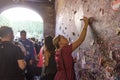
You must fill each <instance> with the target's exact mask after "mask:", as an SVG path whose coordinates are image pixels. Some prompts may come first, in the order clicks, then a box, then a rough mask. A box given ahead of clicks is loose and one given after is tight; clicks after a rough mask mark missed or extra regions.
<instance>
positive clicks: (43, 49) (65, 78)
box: [0, 17, 89, 80]
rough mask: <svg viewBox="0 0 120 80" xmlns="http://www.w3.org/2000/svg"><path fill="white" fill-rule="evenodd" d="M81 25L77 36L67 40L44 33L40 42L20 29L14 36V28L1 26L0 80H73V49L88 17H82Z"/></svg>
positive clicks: (84, 30)
mask: <svg viewBox="0 0 120 80" xmlns="http://www.w3.org/2000/svg"><path fill="white" fill-rule="evenodd" d="M83 20H84V27H83V30H82V32H81V35H80V36H79V38H78V39H77V40H76V41H74V42H73V43H71V44H69V41H68V40H67V38H65V37H64V36H63V35H58V36H55V37H54V38H53V37H51V36H46V37H45V38H44V43H42V44H39V43H38V42H36V39H35V38H31V39H27V38H26V35H27V32H26V31H25V30H22V31H21V32H20V38H19V39H18V40H14V35H13V30H12V28H10V27H8V26H1V27H0V64H1V65H0V79H1V80H75V74H74V68H73V65H74V64H73V61H74V60H73V58H72V55H71V54H72V52H73V51H74V50H75V49H76V48H77V47H79V46H80V45H81V43H82V42H83V41H84V39H85V36H86V33H87V27H88V22H89V19H88V18H87V17H84V18H83Z"/></svg>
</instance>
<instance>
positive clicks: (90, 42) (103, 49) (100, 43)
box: [55, 0, 120, 80]
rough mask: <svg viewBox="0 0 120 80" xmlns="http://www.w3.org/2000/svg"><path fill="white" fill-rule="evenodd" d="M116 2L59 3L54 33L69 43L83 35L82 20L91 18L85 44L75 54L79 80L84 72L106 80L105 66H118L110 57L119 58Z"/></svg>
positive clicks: (72, 0) (84, 0)
mask: <svg viewBox="0 0 120 80" xmlns="http://www.w3.org/2000/svg"><path fill="white" fill-rule="evenodd" d="M113 1H114V0H56V3H55V10H56V32H55V33H56V35H58V34H61V35H64V36H65V37H67V38H68V40H69V41H70V42H73V41H74V40H76V39H77V38H78V36H79V35H80V32H81V30H82V27H83V21H81V20H80V19H81V18H82V17H83V16H86V17H92V24H91V25H90V26H89V28H88V32H87V36H86V39H85V41H84V42H83V43H82V45H81V46H80V47H79V48H78V49H77V50H76V51H75V52H73V56H74V57H75V58H77V60H78V62H77V63H76V65H75V66H76V67H75V68H76V69H77V70H76V73H77V78H78V80H80V78H79V76H80V73H81V72H80V71H81V70H83V69H89V70H90V72H91V71H92V72H96V76H97V80H106V78H107V76H106V75H108V74H107V73H106V71H105V70H106V64H104V63H103V62H108V63H109V62H110V65H113V64H114V63H115V62H117V61H116V60H115V59H112V56H111V54H117V55H120V26H119V25H120V17H119V16H120V10H119V8H118V10H113V7H112V3H113ZM111 60H112V61H113V60H114V62H112V61H111ZM101 64H102V65H101ZM110 65H108V66H110ZM112 67H113V66H112ZM101 73H102V74H101ZM82 80H83V79H82ZM89 80H93V79H89Z"/></svg>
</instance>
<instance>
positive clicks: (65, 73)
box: [61, 50, 68, 80]
mask: <svg viewBox="0 0 120 80" xmlns="http://www.w3.org/2000/svg"><path fill="white" fill-rule="evenodd" d="M61 57H62V62H63V66H64V70H65V75H66V80H68V77H67V72H66V68H65V62H64V59H63V56H62V50H61Z"/></svg>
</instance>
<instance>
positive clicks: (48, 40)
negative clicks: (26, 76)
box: [40, 36, 57, 80]
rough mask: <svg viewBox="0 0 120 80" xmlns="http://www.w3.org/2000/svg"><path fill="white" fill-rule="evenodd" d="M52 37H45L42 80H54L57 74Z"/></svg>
mask: <svg viewBox="0 0 120 80" xmlns="http://www.w3.org/2000/svg"><path fill="white" fill-rule="evenodd" d="M52 40H53V38H52V37H51V36H47V37H45V42H44V46H43V51H42V52H43V67H42V73H41V79H40V80H54V76H55V74H56V71H57V68H56V62H55V47H54V46H53V43H52Z"/></svg>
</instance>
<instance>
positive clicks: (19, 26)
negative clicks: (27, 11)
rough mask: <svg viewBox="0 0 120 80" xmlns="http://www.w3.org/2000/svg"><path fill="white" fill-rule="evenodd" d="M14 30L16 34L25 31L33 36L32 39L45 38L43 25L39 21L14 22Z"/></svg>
mask: <svg viewBox="0 0 120 80" xmlns="http://www.w3.org/2000/svg"><path fill="white" fill-rule="evenodd" d="M11 26H12V28H13V30H14V33H15V34H17V32H20V31H21V30H25V31H26V32H27V33H29V34H30V35H31V37H35V38H42V37H43V23H41V22H39V21H15V22H12V25H11Z"/></svg>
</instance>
